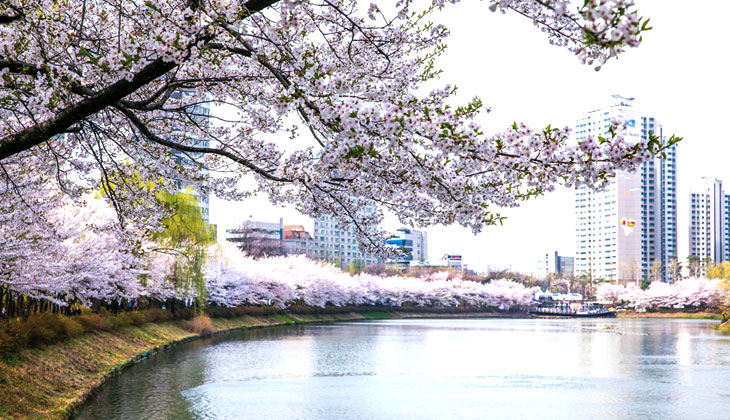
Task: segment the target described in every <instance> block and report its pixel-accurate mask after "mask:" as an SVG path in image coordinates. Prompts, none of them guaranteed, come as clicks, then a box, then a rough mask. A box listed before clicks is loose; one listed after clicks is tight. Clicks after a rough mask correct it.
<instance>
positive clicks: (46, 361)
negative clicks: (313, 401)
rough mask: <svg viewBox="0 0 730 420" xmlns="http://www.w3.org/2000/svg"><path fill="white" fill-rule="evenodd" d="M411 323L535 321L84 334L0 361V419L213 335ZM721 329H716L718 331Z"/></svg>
mask: <svg viewBox="0 0 730 420" xmlns="http://www.w3.org/2000/svg"><path fill="white" fill-rule="evenodd" d="M617 315H618V318H680V319H687V318H692V319H717V320H720V316H719V315H718V314H711V313H684V312H673V313H634V312H619V313H618V314H617ZM408 318H462V319H463V318H522V319H525V318H532V316H530V315H528V314H524V313H509V312H464V313H438V312H420V311H419V312H407V311H403V312H399V311H394V312H346V313H339V314H294V313H283V314H273V315H245V316H242V317H239V318H213V319H211V321H212V324H213V327H214V330H213V332H212V334H206V335H203V334H197V333H193V332H190V331H188V330H186V329H185V328H184V325H185V321H183V320H176V321H168V322H165V323H160V324H156V323H149V324H144V325H141V326H129V327H125V328H121V329H119V330H115V331H109V332H95V333H91V334H85V335H83V336H80V337H76V338H73V339H71V340H67V341H64V342H60V343H56V344H52V345H48V346H44V347H40V348H27V349H24V350H23V351H21V352H19V353H17V354H15V355H11V357H6V358H5V359H0V385H1V386H0V419H7V420H11V419H24V418H51V419H71V418H73V417H74V415H75V412H76V410H77V409H78V407H80V406H81V405H82V404H83V403H84V402H86V401H87V400H88V399H89V398H91V397H92V396H93V395H95V394H96V393H97V392H98V391H99V390H100V389H101V387H102V386H103V385H104V384H105V383H106V382H107V381H108V380H109V379H111V378H112V377H113V376H115V375H119V374H121V373H122V372H124V371H125V370H126V369H127V368H129V367H130V366H132V365H134V364H136V363H138V362H140V361H142V360H144V359H146V358H148V357H150V356H153V355H155V354H157V353H159V352H161V351H164V350H166V349H168V348H170V347H173V346H175V345H177V344H181V343H185V342H188V341H192V340H195V339H199V338H203V337H206V336H211V335H222V334H229V333H233V332H236V331H241V330H249V329H256V328H267V327H279V326H286V325H294V324H321V323H331V322H340V321H363V320H378V319H408ZM715 328H718V327H715Z"/></svg>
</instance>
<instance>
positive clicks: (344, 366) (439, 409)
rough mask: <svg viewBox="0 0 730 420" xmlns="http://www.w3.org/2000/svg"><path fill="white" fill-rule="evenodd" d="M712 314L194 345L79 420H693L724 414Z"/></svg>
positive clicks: (307, 332) (498, 323)
mask: <svg viewBox="0 0 730 420" xmlns="http://www.w3.org/2000/svg"><path fill="white" fill-rule="evenodd" d="M716 324H717V321H702V320H673V319H580V320H576V319H559V320H552V319H407V320H385V321H368V322H350V323H336V324H328V325H308V326H294V327H281V328H272V329H265V330H251V331H242V332H239V333H234V334H229V335H224V336H218V337H214V338H210V339H204V340H197V341H194V342H190V343H186V344H183V345H180V346H177V347H175V348H173V349H171V350H168V351H165V352H162V353H160V354H158V355H156V356H154V357H152V358H150V359H147V360H145V361H143V362H141V363H139V364H137V365H134V366H133V367H131V368H130V369H129V370H128V371H126V372H125V373H123V374H122V375H120V376H117V377H115V378H113V379H112V380H110V382H109V383H107V384H106V385H105V386H104V387H103V388H102V390H101V391H100V393H99V394H98V395H96V396H95V397H94V398H92V399H91V400H90V401H89V402H88V403H87V404H85V405H84V406H82V407H81V409H80V410H79V413H78V416H77V418H78V419H120V418H124V419H267V420H284V419H286V420H296V419H300V420H314V419H332V420H335V419H337V420H340V419H354V420H376V419H413V420H416V419H417V420H432V419H433V420H436V419H467V418H468V419H475V418H485V419H486V418H490V419H497V418H534V419H565V418H571V419H576V418H577V419H585V418H588V419H592V418H595V419H599V418H616V419H631V418H636V419H647V418H653V419H667V418H674V419H689V418H708V419H709V418H715V419H719V418H727V415H728V413H730V335H727V334H725V333H722V332H718V331H715V330H713V329H712V326H713V325H716Z"/></svg>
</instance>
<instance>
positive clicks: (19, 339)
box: [0, 319, 28, 354]
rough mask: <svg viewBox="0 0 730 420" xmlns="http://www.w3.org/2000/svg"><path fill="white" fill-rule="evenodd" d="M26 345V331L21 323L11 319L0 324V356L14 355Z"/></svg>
mask: <svg viewBox="0 0 730 420" xmlns="http://www.w3.org/2000/svg"><path fill="white" fill-rule="evenodd" d="M27 344H28V331H26V329H25V328H23V324H22V323H21V321H18V320H16V319H11V320H8V321H4V322H0V354H3V353H15V352H18V351H20V350H21V349H23V348H24V347H25V346H26V345H27Z"/></svg>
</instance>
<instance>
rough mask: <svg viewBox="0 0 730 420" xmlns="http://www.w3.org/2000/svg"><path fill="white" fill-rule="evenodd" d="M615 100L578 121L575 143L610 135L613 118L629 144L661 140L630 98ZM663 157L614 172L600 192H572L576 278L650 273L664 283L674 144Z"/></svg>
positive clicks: (673, 216) (656, 126)
mask: <svg viewBox="0 0 730 420" xmlns="http://www.w3.org/2000/svg"><path fill="white" fill-rule="evenodd" d="M614 98H615V99H616V102H615V104H614V105H611V106H607V107H604V108H601V109H596V110H593V111H589V112H586V113H585V114H583V115H582V116H581V117H580V118H579V119H578V121H577V122H576V125H575V127H574V136H575V139H576V140H577V141H584V140H586V139H588V138H589V137H590V138H593V139H595V140H596V141H597V139H598V136H602V137H609V136H610V133H609V132H608V129H609V126H610V124H611V122H612V121H614V120H616V121H618V122H620V123H622V124H625V125H626V127H627V130H626V133H624V134H623V135H624V137H625V138H626V139H627V140H628V141H629V142H632V143H637V142H639V141H648V139H649V133H654V134H655V135H656V136H658V137H659V138H660V139H661V141H662V142H665V141H666V137H665V136H664V133H663V130H662V126H661V124H660V123H659V122H658V121H656V120H655V119H654V118H653V117H650V116H647V115H646V114H642V113H640V112H639V111H637V110H636V109H634V108H633V106H632V101H633V98H631V99H629V98H622V97H620V96H617V95H614ZM666 155H667V158H666V159H660V158H654V159H651V160H649V161H647V162H645V163H644V164H642V165H641V168H640V169H639V170H638V171H636V172H626V171H619V172H618V173H617V175H616V177H615V178H613V179H612V180H611V182H610V184H609V185H608V187H607V188H606V189H604V190H602V191H592V190H590V189H588V188H586V187H585V186H583V187H580V188H579V189H578V190H577V191H576V194H575V214H576V226H575V236H576V255H575V275H576V276H580V275H587V276H589V277H590V278H592V279H600V278H602V279H605V280H621V281H633V282H638V281H641V280H642V279H645V278H649V277H650V275H652V274H654V276H655V277H657V278H660V279H662V280H664V281H668V279H669V272H668V267H669V265H670V263H671V261H672V258H670V257H672V256H676V255H677V196H676V193H677V190H676V184H677V178H676V177H677V162H676V155H677V150H676V146H672V147H670V148H668V149H667V150H666Z"/></svg>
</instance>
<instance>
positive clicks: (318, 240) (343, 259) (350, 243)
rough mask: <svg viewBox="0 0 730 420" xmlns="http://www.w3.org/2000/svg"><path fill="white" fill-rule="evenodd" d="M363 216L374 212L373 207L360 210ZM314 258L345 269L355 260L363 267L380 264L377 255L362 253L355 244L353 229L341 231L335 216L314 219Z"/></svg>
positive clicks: (380, 259) (351, 227)
mask: <svg viewBox="0 0 730 420" xmlns="http://www.w3.org/2000/svg"><path fill="white" fill-rule="evenodd" d="M359 211H361V212H364V214H366V215H367V214H371V213H373V212H375V207H374V206H369V205H367V206H363V207H361V208H360V210H359ZM312 236H313V237H314V257H315V258H318V259H320V260H326V261H330V262H333V263H335V264H339V265H340V266H342V267H346V266H347V265H348V264H350V263H351V262H354V261H355V260H360V261H362V262H363V263H364V264H365V266H370V265H376V264H382V263H383V260H382V258H380V257H379V256H377V255H374V254H369V253H367V252H363V251H362V250H361V249H360V247H359V246H358V244H357V238H356V237H355V227H354V226H350V227H349V228H347V229H342V227H341V225H340V219H339V217H337V216H321V217H319V218H317V219H314V233H313V235H312Z"/></svg>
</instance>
